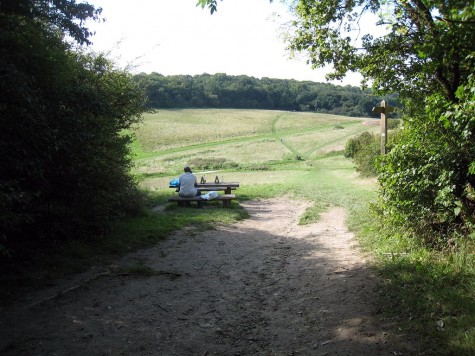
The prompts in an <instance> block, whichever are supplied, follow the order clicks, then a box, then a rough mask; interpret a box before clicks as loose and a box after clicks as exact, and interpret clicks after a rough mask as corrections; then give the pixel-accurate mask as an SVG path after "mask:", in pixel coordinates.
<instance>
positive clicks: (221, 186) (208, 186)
mask: <svg viewBox="0 0 475 356" xmlns="http://www.w3.org/2000/svg"><path fill="white" fill-rule="evenodd" d="M169 187H170V188H175V189H176V191H179V188H178V187H176V186H172V185H170V186H169ZM196 188H198V189H200V190H201V191H202V192H211V191H224V194H231V191H232V190H236V188H239V183H238V182H220V183H214V182H209V183H198V184H197V185H196Z"/></svg>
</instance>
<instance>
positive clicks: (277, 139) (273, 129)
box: [272, 114, 302, 157]
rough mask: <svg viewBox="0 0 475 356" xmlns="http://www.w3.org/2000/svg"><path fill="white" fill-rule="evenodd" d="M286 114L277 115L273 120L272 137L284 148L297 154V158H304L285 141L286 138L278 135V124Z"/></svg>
mask: <svg viewBox="0 0 475 356" xmlns="http://www.w3.org/2000/svg"><path fill="white" fill-rule="evenodd" d="M283 116H285V114H280V115H277V116H276V117H275V118H274V119H273V120H272V135H274V138H275V139H276V141H277V142H279V143H280V144H281V145H282V146H284V147H285V148H286V149H288V150H289V151H290V152H292V153H293V154H295V156H297V157H298V156H300V157H301V156H302V155H301V154H300V152H299V151H297V150H296V149H295V147H294V146H292V145H290V144H289V143H287V142H285V141H284V138H283V137H282V136H280V135H279V134H278V133H277V122H278V121H279V120H280V119H281V118H282V117H283Z"/></svg>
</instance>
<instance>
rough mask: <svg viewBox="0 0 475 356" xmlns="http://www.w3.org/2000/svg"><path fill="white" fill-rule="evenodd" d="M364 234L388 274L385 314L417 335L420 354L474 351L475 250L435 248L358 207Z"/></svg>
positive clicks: (384, 275)
mask: <svg viewBox="0 0 475 356" xmlns="http://www.w3.org/2000/svg"><path fill="white" fill-rule="evenodd" d="M354 219H355V221H358V222H359V232H358V236H359V240H360V242H361V244H362V246H363V247H364V248H365V249H366V250H368V251H370V252H371V254H372V255H373V256H374V257H375V268H376V270H377V271H378V272H379V275H380V276H381V277H382V278H383V281H384V283H383V285H382V286H381V289H380V291H379V295H377V296H375V298H377V300H378V304H379V305H381V310H382V312H383V314H384V316H385V317H386V318H388V319H389V320H390V321H391V322H392V323H393V324H396V325H398V327H399V328H400V329H401V330H402V331H403V332H404V333H405V334H406V335H407V337H408V338H409V339H411V338H414V337H418V338H420V339H419V340H418V342H419V343H420V354H421V355H475V251H474V249H473V246H472V247H471V248H470V247H461V248H460V249H459V250H457V251H435V250H433V249H428V248H426V247H424V246H423V245H422V244H421V243H418V241H417V238H415V237H410V236H407V235H405V234H404V233H403V232H402V231H395V230H389V228H388V227H386V226H384V225H382V224H380V223H379V221H378V219H377V216H375V215H374V213H371V212H370V211H368V210H361V211H358V212H356V214H355V217H354Z"/></svg>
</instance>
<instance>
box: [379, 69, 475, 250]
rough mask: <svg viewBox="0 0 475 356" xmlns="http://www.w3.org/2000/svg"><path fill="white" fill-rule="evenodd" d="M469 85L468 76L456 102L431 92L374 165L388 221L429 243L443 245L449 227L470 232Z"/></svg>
mask: <svg viewBox="0 0 475 356" xmlns="http://www.w3.org/2000/svg"><path fill="white" fill-rule="evenodd" d="M474 84H475V83H474V78H473V76H470V79H469V82H468V83H467V85H465V86H461V87H460V89H459V90H458V91H457V99H458V102H457V103H453V102H450V101H448V100H447V99H446V98H444V97H443V96H442V95H440V94H434V95H432V96H430V97H429V98H428V99H427V100H426V109H425V111H424V112H422V113H420V114H419V115H414V116H413V117H412V119H411V120H408V121H406V122H405V126H406V129H405V130H404V131H403V134H401V136H400V138H399V139H400V141H399V143H398V145H396V146H395V147H394V148H393V149H392V151H391V152H390V154H389V155H387V156H386V157H384V159H382V161H381V164H380V167H379V172H380V173H379V181H380V183H381V204H382V205H381V206H382V208H383V209H384V211H385V212H386V213H387V216H388V219H389V221H390V222H391V223H394V224H398V225H401V226H405V227H407V228H408V229H410V230H412V231H413V232H415V233H417V234H418V235H422V236H424V238H425V240H426V241H428V242H429V243H431V244H439V243H442V246H447V243H449V242H453V241H452V240H450V239H451V238H453V237H454V232H458V234H462V236H464V237H465V239H469V238H470V236H473V235H470V234H471V233H472V232H473V229H474V217H475V195H474V187H475V172H474V170H473V167H474V161H475V152H474V150H473V137H474V134H475V115H474V113H475V85H474ZM455 236H456V235H455ZM439 239H440V241H439Z"/></svg>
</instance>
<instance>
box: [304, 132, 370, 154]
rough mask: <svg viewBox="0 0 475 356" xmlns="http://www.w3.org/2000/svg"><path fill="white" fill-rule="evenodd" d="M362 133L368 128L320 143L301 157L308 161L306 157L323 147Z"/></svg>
mask: <svg viewBox="0 0 475 356" xmlns="http://www.w3.org/2000/svg"><path fill="white" fill-rule="evenodd" d="M364 131H368V128H367V127H366V126H363V127H362V128H361V129H359V130H357V131H354V132H351V133H347V134H345V135H342V136H338V137H337V138H335V139H333V140H330V141H326V142H325V143H322V144H320V145H317V146H314V147H312V148H311V149H310V150H308V151H307V152H305V154H304V155H303V157H305V159H308V157H310V155H311V154H313V153H315V152H316V151H318V150H319V149H321V148H323V147H326V146H330V145H331V144H333V143H335V142H338V141H341V140H343V139H345V138H348V137H351V136H354V135H357V134H360V133H362V132H364Z"/></svg>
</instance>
